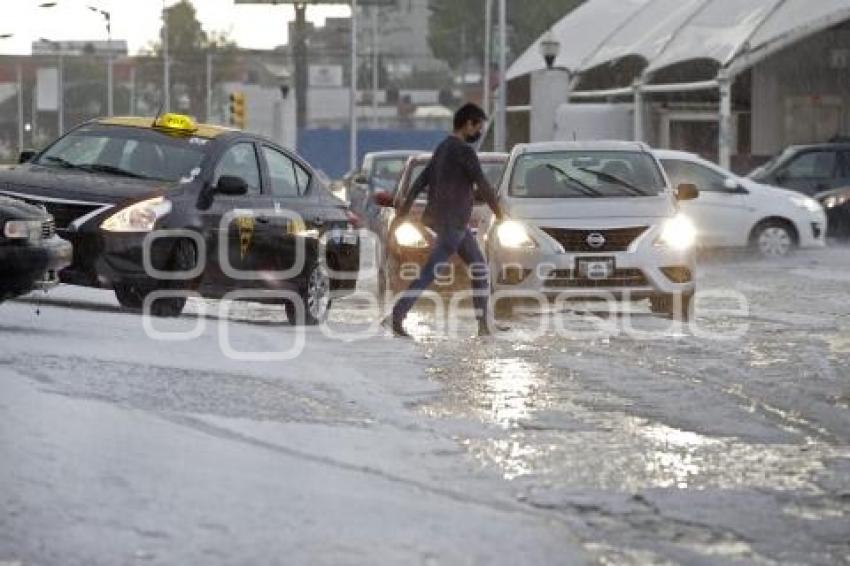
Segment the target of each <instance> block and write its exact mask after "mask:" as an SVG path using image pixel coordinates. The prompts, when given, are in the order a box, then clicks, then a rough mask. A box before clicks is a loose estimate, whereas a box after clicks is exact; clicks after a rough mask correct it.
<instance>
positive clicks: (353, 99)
mask: <svg viewBox="0 0 850 566" xmlns="http://www.w3.org/2000/svg"><path fill="white" fill-rule="evenodd" d="M348 108H349V113H350V120H351V122H350V124H349V130H350V131H351V134H350V139H349V148H348V149H349V155H348V157H349V164H350V165H351V170H352V171H354V170H355V169H356V168H357V0H351V92H350V93H349V101H348Z"/></svg>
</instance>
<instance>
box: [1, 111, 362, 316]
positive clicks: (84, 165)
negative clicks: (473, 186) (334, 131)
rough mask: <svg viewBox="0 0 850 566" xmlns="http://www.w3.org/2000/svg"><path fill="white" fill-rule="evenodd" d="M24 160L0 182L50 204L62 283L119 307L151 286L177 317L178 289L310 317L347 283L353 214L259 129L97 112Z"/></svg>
mask: <svg viewBox="0 0 850 566" xmlns="http://www.w3.org/2000/svg"><path fill="white" fill-rule="evenodd" d="M22 161H25V162H24V163H22V164H20V165H18V166H17V167H14V168H12V169H9V170H6V171H0V193H5V194H7V195H9V196H13V197H16V198H21V199H24V200H26V201H29V202H30V203H34V204H38V205H42V206H44V207H46V208H47V210H48V211H49V212H50V213H51V214H53V216H54V218H55V220H56V229H57V231H58V233H59V235H61V236H62V237H64V238H67V239H68V240H70V241H71V242H72V243H73V244H74V259H73V263H72V264H71V265H70V266H69V267H68V268H66V269H64V270H62V272H61V273H60V278H61V280H62V281H63V282H66V283H71V284H76V285H85V286H93V287H102V288H111V289H114V290H115V295H116V297H117V298H118V301H119V303H120V304H121V305H122V306H124V307H127V308H130V309H134V310H138V309H141V308H143V307H144V305H145V299H146V297H149V299H148V301H149V302H148V305H149V307H150V312H152V313H153V314H155V315H159V316H176V315H177V314H179V313H180V312H181V311H182V309H183V306H184V304H185V302H186V296H185V295H186V293H183V291H186V290H191V291H194V292H197V293H199V294H200V295H202V296H205V297H211V298H220V297H223V296H224V295H226V294H227V293H228V292H230V291H234V290H245V289H256V290H258V291H259V290H272V291H282V292H283V293H278V298H279V301H277V302H282V303H283V304H284V305H285V306H286V313H287V316H288V318H289V320H290V322H292V323H293V324H295V323H306V324H315V323H318V322H320V321H321V320H323V319H324V318H325V316H326V315H327V310H328V308H329V307H330V303H331V299H332V297H333V296H334V295H339V294H344V293H346V292H350V291H351V290H352V289H353V288H354V287H355V284H356V277H357V272H358V268H359V256H360V244H359V239H358V238H357V233H356V231H355V230H354V228H356V226H355V223H356V217H355V216H354V215H352V214H351V213H350V212H349V211H348V209H347V207H346V205H345V203H343V202H342V201H340V200H339V199H337V198H335V197H333V196H332V195H331V194H330V193H329V192H328V191H327V189H326V188H325V187H324V186H323V185H322V183H321V182H320V181H319V179H318V177H317V176H316V175H315V173H314V171H313V169H312V168H311V167H310V165H308V164H307V163H306V162H304V161H303V160H302V159H301V158H300V157H299V156H297V155H295V154H294V153H292V152H290V151H287V150H285V149H283V148H281V147H280V146H278V145H276V144H275V143H272V142H271V141H269V140H266V139H264V138H261V137H259V136H256V135H252V134H248V133H245V132H241V131H237V130H232V129H229V128H223V127H218V126H207V125H196V124H195V123H194V122H193V121H192V120H191V119H190V118H188V117H187V116H181V115H177V114H165V115H164V116H162V117H160V118H159V119H153V118H136V117H131V118H109V119H99V120H94V121H91V122H88V123H86V124H83V125H81V126H79V127H77V128H75V129H73V130H71V131H70V132H68V133H67V134H65V135H64V136H62V137H61V138H59V139H58V140H56V141H55V142H54V143H53V144H51V145H50V146H49V147H47V148H46V149H45V150H43V151H41V152H40V153H38V154H34V155H22ZM154 292H158V293H157V294H156V295H151V294H152V293H154ZM293 292H294V293H297V296H298V297H297V300H291V299H292V297H293V295H292V293H293ZM168 294H170V296H165V295H168ZM282 294H288V296H287V297H282V298H281V295H282ZM301 305H303V306H304V308H300V306H301Z"/></svg>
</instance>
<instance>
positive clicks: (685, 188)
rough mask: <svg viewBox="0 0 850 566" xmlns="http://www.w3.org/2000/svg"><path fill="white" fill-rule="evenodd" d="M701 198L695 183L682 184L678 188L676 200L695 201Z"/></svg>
mask: <svg viewBox="0 0 850 566" xmlns="http://www.w3.org/2000/svg"><path fill="white" fill-rule="evenodd" d="M698 196H699V189H697V186H696V185H694V184H693V183H682V184H680V185H679V186H678V187H676V200H678V201H683V200H694V199H695V198H697V197H698Z"/></svg>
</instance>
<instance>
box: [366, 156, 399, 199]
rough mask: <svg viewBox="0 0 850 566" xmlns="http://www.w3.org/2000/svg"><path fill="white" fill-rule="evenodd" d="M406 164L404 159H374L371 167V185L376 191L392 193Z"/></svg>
mask: <svg viewBox="0 0 850 566" xmlns="http://www.w3.org/2000/svg"><path fill="white" fill-rule="evenodd" d="M406 163H407V158H406V157H388V158H387V157H385V158H382V159H376V160H375V163H374V165H373V166H372V178H371V181H372V185H373V186H374V187H375V188H376V189H381V190H384V191H390V192H391V191H394V190H395V187H396V185H397V184H398V180H399V179H400V178H401V173H402V172H403V171H404V166H405V164H406Z"/></svg>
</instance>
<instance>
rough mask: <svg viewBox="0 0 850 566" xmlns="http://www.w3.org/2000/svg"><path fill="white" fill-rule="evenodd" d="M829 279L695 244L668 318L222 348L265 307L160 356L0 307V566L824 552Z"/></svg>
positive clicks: (248, 308)
mask: <svg viewBox="0 0 850 566" xmlns="http://www.w3.org/2000/svg"><path fill="white" fill-rule="evenodd" d="M847 273H850V248H846V247H832V248H828V249H826V250H822V251H816V252H806V253H798V254H796V255H794V256H792V257H790V258H788V259H785V260H778V261H761V260H756V259H753V258H751V257H749V256H746V255H721V256H714V257H705V258H703V259H702V260H701V265H700V273H699V275H700V282H701V283H700V289H701V290H703V291H705V290H710V291H712V293H711V294H709V295H707V296H705V297H703V298H702V299H701V301H700V302H698V303H697V316H696V321H695V323H694V324H693V325H691V326H690V327H688V326H684V327H683V326H680V325H677V324H675V323H672V322H671V321H669V320H666V319H662V318H659V317H656V316H654V315H651V314H650V313H649V311H648V307H647V306H646V305H645V304H642V303H636V304H633V305H626V306H620V307H618V312H616V313H614V314H612V315H608V314H607V313H606V312H605V310H604V309H603V308H602V306H604V305H603V304H599V303H572V304H570V303H568V304H564V305H558V306H554V307H552V308H548V309H546V310H544V311H540V310H535V309H531V308H528V309H525V310H524V312H520V313H518V314H517V316H516V317H515V319H514V320H513V321H512V328H511V330H509V331H508V332H506V333H505V334H504V335H502V336H499V337H498V338H493V339H479V338H471V337H467V336H472V335H473V334H474V330H475V326H474V320H473V319H472V318H471V317H470V316H469V314H468V313H467V314H464V315H462V316H460V317H459V318H457V319H453V320H452V322H453V323H456V324H457V326H458V329H459V330H458V335H457V336H456V337H453V338H452V337H449V335H448V334H447V333H446V332H445V331H444V329H443V328H442V327H441V326H440V324H438V319H439V316H438V313H437V312H435V311H434V310H433V309H428V308H425V309H422V310H420V311H418V312H416V313H415V314H414V320H413V322H414V324H412V325H411V327H412V328H415V329H416V340H415V342H409V341H404V340H399V339H393V338H390V337H387V336H386V335H385V334H384V333H381V332H378V333H377V334H372V335H371V336H370V337H367V338H358V337H357V335H356V334H355V333H357V332H366V331H367V330H368V327H369V326H370V325H373V324H374V323H375V321H376V320H377V313H376V311H375V310H374V308H373V307H370V305H369V301H368V300H367V295H361V296H355V297H351V298H347V299H343V300H342V301H340V302H338V303H337V304H336V305H335V307H334V309H333V310H332V314H331V321H330V324H329V326H328V329H326V330H325V331H320V330H318V329H309V330H308V331H307V332H306V335H305V341H304V346H303V351H302V352H301V353H300V355H297V356H295V357H293V358H291V359H288V360H274V359H270V360H253V359H251V358H250V356H247V357H245V356H243V358H244V359H239V356H237V357H236V358H234V357H233V356H232V355H226V354H225V352H224V350H222V342H221V338H222V334H221V331H222V329H223V328H229V330H228V333H229V334H227V336H228V337H229V339H230V340H231V341H232V343H233V348H237V347H238V348H237V349H238V350H240V351H241V350H246V351H264V348H265V349H271V350H276V349H279V348H281V347H283V348H284V349H286V346H287V345H289V344H290V343H291V342H293V341H296V342H297V340H296V337H297V334H298V333H297V332H295V331H294V330H293V328H292V327H289V326H288V325H286V324H285V323H284V322H283V320H284V317H283V313H282V311H281V309H280V308H278V307H273V306H263V305H257V304H251V303H241V304H234V305H229V306H227V308H226V309H225V310H222V305H221V304H219V303H218V302H216V301H194V302H193V303H192V304H191V305H190V307H189V309H188V311H187V314H186V315H185V316H183V317H181V318H180V319H177V320H170V321H162V320H160V321H157V323H156V326H157V329H158V330H160V331H163V332H164V331H169V330H170V331H178V330H181V331H185V330H187V329H188V328H191V327H193V326H195V325H198V324H200V325H201V326H200V330H199V331H198V332H197V333H196V334H197V335H196V336H194V337H192V338H190V339H184V340H181V341H174V340H168V339H154V338H152V337H151V336H150V335H149V334H148V333H147V332H146V331H145V328H144V326H143V324H142V319H141V318H140V317H138V316H137V315H133V314H127V313H122V312H120V311H119V310H118V308H117V305H116V304H115V303H114V298H113V297H112V295H111V294H110V293H108V292H104V291H92V290H86V289H79V288H73V287H60V288H59V289H56V290H55V291H54V292H52V293H50V294H49V295H48V296H47V297H40V296H37V295H36V296H30V297H29V298H27V299H26V300H25V301H15V302H11V303H8V304H4V305H3V314H4V318H3V319H2V322H0V333H2V342H0V391H2V395H0V418H2V421H3V423H4V425H3V427H0V455H2V459H3V461H4V462H6V464H4V466H2V467H0V507H2V509H3V511H2V513H0V562H2V561H3V560H7V561H8V560H11V561H12V562H13V563H16V562H20V563H22V564H40V563H54V562H57V561H61V562H62V563H65V564H112V563H133V564H168V563H175V562H179V561H180V560H181V559H183V558H186V557H188V556H198V555H203V556H206V557H208V558H209V562H210V563H216V564H219V563H220V564H225V563H234V562H237V563H239V562H241V563H244V562H246V561H251V562H253V563H277V562H278V559H277V558H276V557H279V556H280V553H281V552H287V553H288V556H289V557H290V558H291V559H292V560H293V561H295V562H299V561H306V560H308V559H309V561H311V562H313V563H316V562H318V563H327V564H330V563H334V564H335V563H340V562H342V563H365V562H371V563H375V562H404V563H419V564H429V565H430V564H456V563H469V564H497V563H498V564H521V563H527V564H539V563H563V564H576V563H592V564H669V563H680V564H694V563H699V564H726V563H740V564H824V565H826V564H840V563H848V562H850V381H848V372H847V369H846V368H847V366H848V362H850V308H848V306H847V303H846V300H847V299H846V297H847V291H846V289H847V284H848V276H847ZM369 290H370V283H369V282H368V281H367V282H365V283H364V291H366V292H368V291H369ZM715 291H724V292H725V293H726V295H725V296H726V297H727V299H728V297H732V298H735V297H737V298H738V299H740V298H742V297H743V298H744V299H745V304H743V305H742V304H730V303H729V300H727V299H722V297H721V299H722V300H721V299H718V296H719V295H718V294H717V293H715ZM730 291H731V293H730ZM718 300H720V303H723V304H720V306H718ZM724 301H725V303H724ZM734 302H735V301H732V303H734ZM721 307H722V309H723V310H721ZM742 307H745V308H742ZM71 321H72V322H71ZM211 493H214V494H215V497H210V494H211ZM390 525H391V527H390ZM94 532H98V533H101V535H99V537H100V539H101V540H102V541H104V542H102V543H100V544H99V545H98V546H97V552H95V553H93V552H92V547H90V546H88V545H86V544H85V540H87V539H86V537H88V536H89V535H91V534H92V533H94ZM103 533H106V534H107V535H109V536H104V535H103ZM48 541H49V544H48ZM81 541H82V542H81ZM232 541H239V544H232ZM327 541H333V542H332V543H327ZM60 557H61V558H60Z"/></svg>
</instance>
